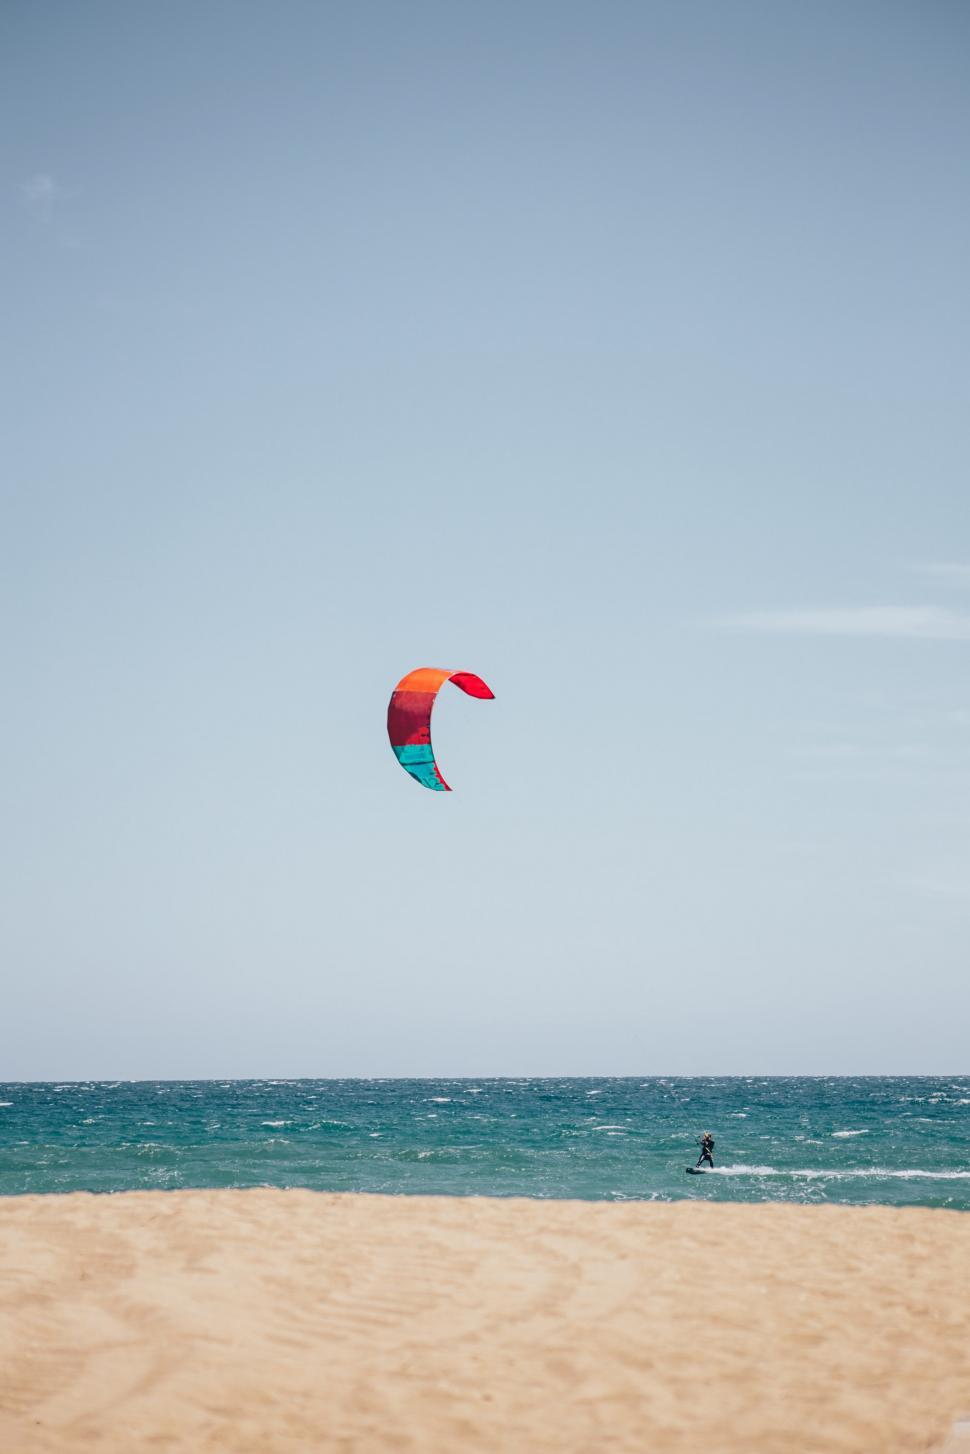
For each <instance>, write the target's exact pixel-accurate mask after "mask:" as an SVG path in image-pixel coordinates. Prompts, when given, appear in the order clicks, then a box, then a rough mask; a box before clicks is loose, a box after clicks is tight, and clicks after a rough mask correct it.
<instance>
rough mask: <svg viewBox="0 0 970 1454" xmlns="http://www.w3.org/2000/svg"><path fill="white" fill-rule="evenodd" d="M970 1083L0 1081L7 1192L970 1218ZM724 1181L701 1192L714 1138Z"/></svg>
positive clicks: (2, 1183) (2, 1185) (709, 1182)
mask: <svg viewBox="0 0 970 1454" xmlns="http://www.w3.org/2000/svg"><path fill="white" fill-rule="evenodd" d="M968 1112H970V1078H959V1077H945V1078H942V1079H939V1080H932V1079H915V1080H908V1079H907V1080H904V1079H877V1078H871V1079H870V1078H867V1079H859V1080H850V1079H837V1080H836V1079H831V1080H826V1079H765V1078H762V1077H751V1078H739V1079H725V1080H709V1079H693V1080H676V1079H639V1078H632V1079H622V1080H609V1079H607V1080H475V1081H472V1080H300V1081H275V1080H246V1081H144V1082H126V1081H123V1082H101V1081H92V1082H85V1083H69V1084H65V1083H56V1084H54V1083H52V1084H40V1083H30V1084H6V1085H4V1084H0V1193H3V1194H17V1193H23V1192H65V1191H79V1190H87V1191H104V1192H107V1191H125V1190H130V1189H133V1188H140V1189H152V1188H165V1187H189V1186H196V1187H198V1186H263V1185H268V1186H283V1187H287V1186H303V1187H313V1188H317V1189H319V1190H326V1191H366V1192H404V1193H408V1192H427V1193H443V1194H447V1195H456V1196H462V1195H470V1194H475V1195H488V1196H531V1197H582V1198H587V1199H596V1200H600V1199H605V1200H630V1199H645V1200H673V1199H676V1198H682V1197H690V1198H694V1199H702V1200H706V1201H727V1200H730V1201H746V1202H750V1201H773V1200H774V1201H794V1202H878V1203H888V1204H893V1205H917V1206H935V1207H959V1208H970V1114H968ZM708 1129H709V1130H711V1131H712V1132H713V1133H714V1136H715V1138H716V1142H717V1146H716V1151H715V1160H716V1162H717V1165H716V1169H715V1171H714V1173H713V1174H710V1173H708V1174H706V1175H704V1176H696V1177H689V1176H686V1175H685V1167H686V1166H687V1164H688V1163H693V1161H694V1160H695V1159H696V1156H697V1149H696V1146H695V1140H696V1138H697V1137H698V1136H699V1135H700V1133H701V1132H702V1131H704V1130H708Z"/></svg>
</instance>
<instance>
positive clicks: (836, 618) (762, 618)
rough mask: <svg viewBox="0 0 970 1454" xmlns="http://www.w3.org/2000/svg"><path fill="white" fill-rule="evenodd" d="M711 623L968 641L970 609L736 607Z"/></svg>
mask: <svg viewBox="0 0 970 1454" xmlns="http://www.w3.org/2000/svg"><path fill="white" fill-rule="evenodd" d="M716 624H717V625H718V626H721V627H725V628H727V629H728V630H734V631H758V632H764V633H768V634H770V635H776V636H843V637H868V638H874V637H882V638H884V639H886V640H893V641H970V612H966V611H948V610H945V609H944V608H943V607H941V606H846V607H834V608H833V607H825V608H819V609H815V610H807V611H741V612H738V613H737V614H736V615H731V616H721V617H720V618H719V619H718V620H717V622H716Z"/></svg>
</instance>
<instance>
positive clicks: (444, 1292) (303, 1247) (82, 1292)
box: [0, 1190, 970, 1454]
mask: <svg viewBox="0 0 970 1454" xmlns="http://www.w3.org/2000/svg"><path fill="white" fill-rule="evenodd" d="M0 1278H2V1284H0V1285H2V1324H0V1354H2V1359H0V1448H3V1449H4V1450H5V1451H9V1454H33V1451H57V1454H68V1451H73V1450H82V1449H84V1450H98V1451H118V1454H121V1451H125V1454H129V1451H131V1450H133V1449H145V1450H148V1449H156V1448H157V1449H164V1450H180V1451H181V1450H185V1451H189V1450H192V1451H208V1450H227V1451H237V1450H238V1451H253V1454H256V1451H260V1454H266V1451H277V1450H279V1451H289V1450H311V1449H313V1450H342V1451H343V1450H353V1451H371V1450H373V1451H377V1450H392V1449H393V1450H415V1451H418V1450H420V1451H423V1454H437V1451H440V1454H446V1451H447V1454H454V1451H456V1450H482V1451H484V1450H490V1451H494V1450H556V1451H580V1450H582V1451H593V1450H600V1449H623V1450H640V1451H645V1450H651V1451H656V1454H661V1451H663V1454H666V1451H671V1454H673V1451H677V1454H679V1451H686V1450H704V1451H718V1454H756V1451H762V1454H785V1451H796V1450H797V1451H813V1454H820V1451H828V1450H832V1451H836V1450H838V1451H846V1454H848V1451H858V1454H892V1451H899V1454H902V1451H915V1450H930V1449H935V1448H939V1447H941V1446H942V1444H943V1442H944V1441H945V1439H946V1437H947V1434H948V1431H949V1430H950V1429H951V1426H952V1425H953V1424H954V1421H956V1420H958V1419H959V1418H960V1417H961V1415H966V1413H967V1412H968V1410H970V1297H968V1292H970V1218H968V1217H966V1216H965V1215H963V1214H959V1213H950V1212H940V1211H926V1210H901V1209H888V1208H851V1207H818V1208H804V1207H791V1206H777V1205H775V1206H772V1205H767V1206H723V1205H722V1206H709V1205H699V1204H685V1203H682V1204H680V1205H665V1206H657V1205H643V1204H639V1205H617V1204H605V1203H593V1204H590V1203H577V1202H540V1201H522V1200H514V1201H513V1200H509V1201H502V1200H485V1199H470V1198H469V1199H447V1198H391V1197H362V1196H333V1195H321V1194H315V1193H311V1192H302V1191H289V1192H286V1191H275V1190H257V1191H200V1192H159V1193H154V1192H149V1193H126V1194H121V1195H115V1196H105V1197H93V1196H87V1195H72V1196H64V1197H57V1196H51V1197H24V1198H11V1199H9V1200H7V1201H5V1202H3V1203H2V1204H0Z"/></svg>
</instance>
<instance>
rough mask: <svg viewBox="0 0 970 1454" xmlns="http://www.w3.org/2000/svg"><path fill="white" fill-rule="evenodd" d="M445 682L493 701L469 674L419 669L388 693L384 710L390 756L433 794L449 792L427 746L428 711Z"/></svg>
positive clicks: (428, 739) (420, 667) (476, 678)
mask: <svg viewBox="0 0 970 1454" xmlns="http://www.w3.org/2000/svg"><path fill="white" fill-rule="evenodd" d="M445 682H454V684H455V686H456V687H460V688H461V690H462V691H463V692H467V693H468V695H469V696H470V697H481V698H482V699H483V700H486V701H488V700H490V699H492V698H494V696H495V693H494V692H493V691H492V689H491V687H488V686H486V685H485V683H484V682H483V681H482V679H481V677H477V676H473V675H472V673H471V672H470V671H441V670H440V668H438V667H435V666H419V667H418V669H417V671H409V672H408V674H407V676H406V677H402V678H401V680H400V681H399V682H398V684H397V686H396V687H395V688H394V690H393V692H392V693H391V701H390V705H389V706H388V709H387V735H388V737H389V738H390V739H391V746H392V748H393V749H394V756H395V757H396V758H397V760H398V762H399V763H400V764H401V766H402V767H403V768H404V771H405V772H408V773H410V774H411V776H412V777H413V778H417V780H418V782H419V783H421V784H422V786H423V787H426V788H431V789H432V790H433V791H434V792H437V793H450V792H451V788H449V786H448V784H447V783H446V782H445V780H444V778H443V777H442V776H441V773H440V772H439V771H438V764H437V763H436V762H435V760H434V751H433V749H432V747H431V710H432V708H433V707H434V704H435V698H436V697H437V695H438V692H439V691H440V690H441V688H442V687H443V686H444V684H445Z"/></svg>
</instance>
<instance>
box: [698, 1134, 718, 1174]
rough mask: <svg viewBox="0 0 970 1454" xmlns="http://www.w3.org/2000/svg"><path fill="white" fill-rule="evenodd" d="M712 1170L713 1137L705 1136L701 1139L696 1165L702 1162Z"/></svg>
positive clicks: (700, 1164)
mask: <svg viewBox="0 0 970 1454" xmlns="http://www.w3.org/2000/svg"><path fill="white" fill-rule="evenodd" d="M705 1161H706V1162H707V1164H708V1166H710V1167H711V1169H712V1170H713V1167H714V1137H713V1136H705V1137H704V1139H703V1140H702V1141H701V1154H700V1156H698V1158H697V1162H696V1165H697V1166H703V1165H704V1162H705Z"/></svg>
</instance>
